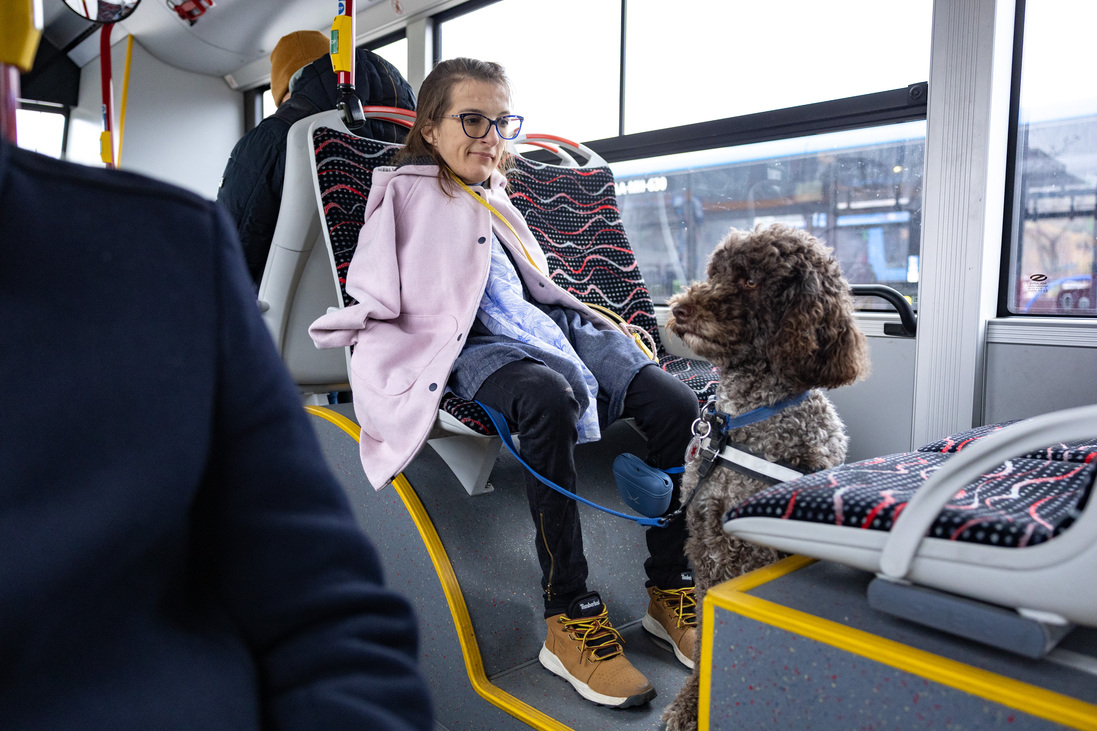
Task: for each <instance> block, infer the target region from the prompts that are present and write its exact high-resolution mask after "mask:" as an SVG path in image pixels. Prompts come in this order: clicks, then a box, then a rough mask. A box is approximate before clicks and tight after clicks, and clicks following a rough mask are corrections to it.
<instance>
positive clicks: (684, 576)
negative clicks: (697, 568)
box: [682, 571, 693, 581]
mask: <svg viewBox="0 0 1097 731" xmlns="http://www.w3.org/2000/svg"><path fill="white" fill-rule="evenodd" d="M682 581H693V573H692V572H690V571H686V572H683V573H682Z"/></svg>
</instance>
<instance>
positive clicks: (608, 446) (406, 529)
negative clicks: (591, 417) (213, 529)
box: [306, 404, 689, 731]
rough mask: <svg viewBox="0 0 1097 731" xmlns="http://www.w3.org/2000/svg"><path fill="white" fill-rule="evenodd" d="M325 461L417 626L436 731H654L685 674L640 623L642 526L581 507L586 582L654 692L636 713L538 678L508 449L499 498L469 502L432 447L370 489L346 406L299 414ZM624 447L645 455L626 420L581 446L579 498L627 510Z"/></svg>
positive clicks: (499, 468)
mask: <svg viewBox="0 0 1097 731" xmlns="http://www.w3.org/2000/svg"><path fill="white" fill-rule="evenodd" d="M306 408H307V409H308V411H309V412H310V413H311V414H312V415H313V417H315V418H313V419H312V421H313V423H314V426H315V428H316V432H317V435H318V436H319V438H320V441H321V445H322V447H323V449H324V452H325V455H326V458H327V461H328V463H329V466H330V467H331V468H332V470H333V471H334V472H335V473H336V475H337V476H338V478H339V480H340V482H341V483H342V485H343V487H344V489H345V490H346V492H347V495H348V496H349V498H350V501H351V504H352V506H353V509H354V511H355V514H356V517H357V519H358V522H359V524H360V525H361V527H362V529H363V530H364V531H365V532H366V534H367V535H368V536H369V537H370V539H371V540H372V541H373V543H374V544H375V546H376V547H377V550H378V552H379V553H380V556H381V561H382V564H383V566H384V569H385V580H386V582H387V583H388V584H389V585H390V586H391V587H392V588H393V589H395V590H398V591H400V592H402V593H403V594H404V595H405V596H407V597H408V598H409V600H410V601H411V603H412V605H413V606H414V608H415V611H416V613H417V615H418V619H419V626H420V638H421V639H420V641H421V647H420V659H421V667H422V669H423V672H424V673H425V675H426V677H427V680H428V682H429V683H430V685H431V688H432V693H433V700H434V704H435V714H436V718H437V727H438V728H440V729H452V730H454V731H456V730H457V729H506V728H526V727H527V726H528V727H533V728H542V729H568V728H571V729H584V730H586V729H592V730H593V729H654V728H661V727H662V724H661V722H660V720H659V717H660V715H661V714H662V712H663V710H664V709H665V708H666V706H667V704H669V703H670V701H671V700H672V699H673V698H674V696H675V695H676V694H677V692H678V689H679V688H680V687H681V685H682V684H683V683H684V682H685V679H686V678H687V677H688V674H689V671H688V670H687V669H686V668H685V667H684V666H682V665H681V664H680V663H679V662H678V661H677V660H675V658H674V655H673V653H672V652H671V651H670V650H669V648H667V647H665V646H660V645H659V644H658V643H657V641H656V640H654V639H653V638H651V636H650V635H648V633H647V632H645V631H644V630H643V628H642V627H641V625H640V620H641V618H642V617H643V615H644V613H645V612H646V609H647V592H646V591H645V589H644V580H645V575H644V570H643V561H644V558H645V557H646V556H647V549H646V546H645V542H644V535H643V532H644V530H645V529H644V528H642V527H640V526H638V525H637V524H635V523H633V522H631V521H627V520H624V519H622V518H619V517H614V516H610V515H607V514H605V513H602V512H599V511H597V510H594V509H592V508H588V507H587V506H585V505H580V515H581V520H582V523H583V539H584V546H585V552H586V555H587V559H588V563H589V564H590V577H589V579H588V586H589V587H590V588H591V589H593V590H596V591H598V592H599V593H600V594H601V596H602V599H603V601H604V602H605V603H606V605H607V607H608V608H609V612H610V617H611V619H612V620H613V623H614V626H615V627H617V628H618V629H619V630H620V631H621V633H622V636H623V637H624V639H625V652H626V654H627V656H628V658H629V659H630V660H631V661H632V663H633V664H634V665H636V666H637V668H639V670H640V671H641V672H643V673H644V674H645V675H646V676H647V677H648V679H649V680H650V681H651V683H652V685H653V686H654V687H655V689H656V691H657V693H658V695H657V696H656V698H655V699H654V700H653V701H652V702H651V703H648V704H646V705H644V706H641V707H638V708H628V709H622V710H616V709H610V708H605V707H602V706H597V705H594V704H592V703H590V702H588V701H586V700H583V699H582V698H580V696H579V695H578V694H577V693H576V692H575V691H574V690H573V689H572V688H571V686H570V685H568V683H566V682H565V681H564V680H562V679H560V678H558V677H556V676H555V675H553V674H551V673H550V672H549V671H548V670H545V669H544V668H543V667H542V666H541V665H540V663H539V662H538V660H537V653H538V651H539V650H540V647H541V644H542V643H543V642H544V638H545V621H544V618H543V609H542V605H541V596H540V595H541V591H540V586H539V575H540V571H539V568H538V565H537V558H536V554H535V550H534V545H533V524H532V521H531V519H530V514H529V507H528V503H527V502H526V497H525V488H524V477H523V474H522V470H523V468H522V467H521V465H519V464H518V462H517V461H516V460H515V459H514V458H513V457H511V456H510V455H509V454H503V455H502V456H500V457H499V459H498V460H497V462H496V465H495V468H494V470H493V471H492V474H491V482H492V484H493V485H494V488H495V489H494V491H493V492H491V493H487V494H484V495H477V496H474V497H470V496H469V495H468V494H466V492H465V491H464V490H463V489H462V488H461V486H460V484H459V483H458V482H457V480H456V479H455V478H454V477H453V476H452V474H451V473H450V472H449V470H448V469H447V468H446V466H445V465H444V463H443V462H442V461H441V459H440V458H439V457H438V456H437V455H436V454H435V453H434V451H433V450H432V449H423V450H422V451H421V452H420V454H419V455H418V456H417V457H416V458H415V460H414V461H413V462H412V464H411V465H409V467H408V469H407V470H405V471H404V473H403V477H402V478H399V477H398V478H397V480H395V481H394V484H393V485H392V486H387V487H386V488H384V489H383V490H380V491H374V490H373V488H372V487H371V486H370V485H369V483H368V482H367V481H366V479H365V476H364V474H363V472H362V469H361V465H360V462H359V458H358V443H357V441H356V435H357V432H358V428H357V425H356V424H355V423H354V421H353V419H354V414H353V409H352V408H351V407H350V405H349V404H346V405H343V404H340V405H334V406H331V407H306ZM621 452H633V453H635V454H639V455H641V456H642V455H643V454H644V447H643V442H642V440H641V439H640V437H639V435H637V434H636V432H635V431H634V430H633V429H632V428H631V427H630V426H629V425H628V424H626V423H618V424H615V425H614V426H613V427H611V428H610V429H609V430H607V432H606V434H604V435H603V438H602V440H601V441H599V442H597V443H593V444H585V445H580V446H579V447H578V448H577V450H576V463H577V466H578V470H579V475H580V489H579V492H580V494H582V495H584V496H585V497H587V498H588V499H591V500H593V501H595V502H599V503H601V504H603V505H606V506H608V507H611V508H613V509H615V510H622V512H624V508H623V507H622V506H621V501H620V498H619V497H618V495H617V489H616V486H615V484H614V481H613V474H612V470H611V465H612V461H613V458H614V457H615V456H616V455H618V454H620V453H621Z"/></svg>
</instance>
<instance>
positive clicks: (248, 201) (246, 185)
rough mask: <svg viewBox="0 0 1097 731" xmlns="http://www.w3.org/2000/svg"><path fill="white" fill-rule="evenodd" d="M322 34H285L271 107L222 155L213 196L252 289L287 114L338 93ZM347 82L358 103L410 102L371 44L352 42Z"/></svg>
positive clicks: (281, 165) (390, 138)
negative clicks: (229, 224) (231, 227)
mask: <svg viewBox="0 0 1097 731" xmlns="http://www.w3.org/2000/svg"><path fill="white" fill-rule="evenodd" d="M328 48H329V44H328V37H327V36H326V35H324V34H323V33H321V32H319V31H296V32H294V33H290V34H289V35H287V36H284V37H283V38H282V39H281V40H280V41H278V44H277V45H276V46H275V47H274V51H272V52H271V55H270V58H271V94H272V95H273V96H274V100H275V102H276V103H277V104H278V111H276V112H275V113H274V114H272V115H271V116H269V117H267V118H266V119H264V120H263V121H262V122H260V123H259V124H258V125H257V126H256V127H255V128H254V129H252V130H250V131H249V132H248V133H247V134H245V135H244V136H243V137H242V138H240V141H239V142H237V143H236V146H235V147H234V148H233V150H232V153H231V154H230V155H229V161H228V164H227V165H226V166H225V172H224V174H223V175H222V176H221V186H220V188H219V189H218V191H217V202H218V203H221V204H222V205H224V206H225V208H226V209H227V210H228V212H229V214H230V215H231V216H232V218H233V220H234V221H236V230H237V233H238V234H239V236H240V243H241V244H242V245H243V247H244V257H245V258H246V259H247V264H248V272H249V273H250V274H251V278H252V281H253V282H254V284H255V287H256V288H257V289H258V287H259V282H260V280H261V279H262V278H263V269H264V268H265V267H266V264H267V254H268V253H269V252H270V245H271V240H272V239H273V237H274V226H275V224H276V223H277V222H278V209H279V206H280V205H281V203H282V179H283V178H284V177H285V172H286V137H287V136H288V135H289V128H290V127H291V126H292V125H293V123H294V122H296V121H298V120H301V119H304V118H305V117H308V116H311V115H313V114H316V113H318V112H323V111H328V110H331V109H335V108H336V102H337V101H338V99H339V95H338V92H337V89H336V76H335V72H334V71H333V70H332V68H331V60H330V58H329V57H328ZM356 64H357V65H356V66H355V74H354V88H355V92H356V93H357V94H358V98H359V99H361V100H362V104H363V105H375V106H387V107H399V108H401V109H409V110H412V111H414V110H415V93H414V92H413V91H412V89H411V85H410V84H408V82H407V80H406V79H404V77H403V76H402V75H401V74H400V72H399V71H398V70H397V69H396V67H395V66H393V65H392V64H391V63H389V62H388V61H386V60H385V59H383V58H381V57H380V56H378V55H377V54H375V53H373V52H372V51H369V50H366V49H364V48H359V49H357V57H356ZM404 131H405V130H404V128H403V127H401V126H400V125H397V124H393V123H391V122H385V121H382V120H375V119H371V120H367V122H366V129H365V130H363V131H362V132H361V133H360V134H362V135H363V136H366V137H372V138H373V139H377V140H384V141H386V142H402V141H403V139H404Z"/></svg>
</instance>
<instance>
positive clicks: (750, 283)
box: [743, 279, 758, 289]
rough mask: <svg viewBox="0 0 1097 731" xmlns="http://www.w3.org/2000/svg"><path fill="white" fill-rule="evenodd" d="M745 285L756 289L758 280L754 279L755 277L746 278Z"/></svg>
mask: <svg viewBox="0 0 1097 731" xmlns="http://www.w3.org/2000/svg"><path fill="white" fill-rule="evenodd" d="M743 286H744V287H746V288H747V289H754V288H755V287H757V286H758V282H756V281H754V280H753V279H745V280H743Z"/></svg>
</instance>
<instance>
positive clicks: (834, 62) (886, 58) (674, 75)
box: [624, 0, 933, 134]
mask: <svg viewBox="0 0 1097 731" xmlns="http://www.w3.org/2000/svg"><path fill="white" fill-rule="evenodd" d="M932 11H933V3H932V0H908V1H907V2H901V3H895V2H880V1H879V0H836V1H832V2H818V0H786V1H785V2H775V3H730V2H727V0H691V2H688V3H686V2H680V3H666V2H663V0H630V1H629V3H628V12H627V29H626V30H627V33H626V37H625V65H626V68H627V70H628V72H627V73H626V74H625V124H624V127H625V129H624V132H625V134H632V133H635V132H645V131H648V130H654V129H663V128H667V127H674V126H678V125H683V124H690V123H693V122H704V121H708V120H712V119H723V118H725V117H738V116H742V115H745V114H753V113H756V112H765V111H770V110H774V109H786V108H788V107H797V106H802V105H805V104H812V103H815V102H821V101H828V100H831V99H843V98H846V97H853V96H859V95H861V94H869V93H872V92H877V91H883V90H885V89H901V88H904V87H906V86H907V85H908V84H912V83H916V82H920V81H925V80H926V79H927V78H928V77H929V50H930V43H929V39H930V30H931V18H932Z"/></svg>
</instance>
